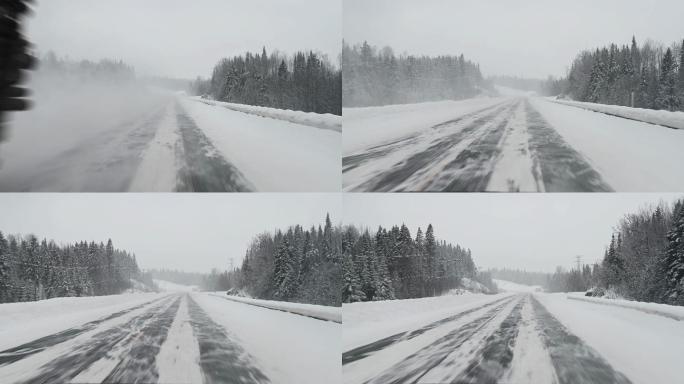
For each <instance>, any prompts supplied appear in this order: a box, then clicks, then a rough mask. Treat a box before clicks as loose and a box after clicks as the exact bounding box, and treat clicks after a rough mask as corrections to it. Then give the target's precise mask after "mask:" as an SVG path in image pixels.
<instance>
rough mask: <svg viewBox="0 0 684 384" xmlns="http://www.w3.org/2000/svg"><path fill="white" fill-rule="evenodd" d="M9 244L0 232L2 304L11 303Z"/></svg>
mask: <svg viewBox="0 0 684 384" xmlns="http://www.w3.org/2000/svg"><path fill="white" fill-rule="evenodd" d="M10 267H11V266H10V260H9V244H8V242H7V239H5V236H4V235H3V234H2V231H0V303H8V302H11V301H12V300H11V294H10V289H11V288H10V283H11V281H10Z"/></svg>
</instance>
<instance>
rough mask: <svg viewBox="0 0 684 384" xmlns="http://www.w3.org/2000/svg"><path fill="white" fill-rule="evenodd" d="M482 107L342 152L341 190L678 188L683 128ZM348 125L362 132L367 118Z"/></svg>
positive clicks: (525, 101) (575, 111) (545, 107)
mask: <svg viewBox="0 0 684 384" xmlns="http://www.w3.org/2000/svg"><path fill="white" fill-rule="evenodd" d="M481 104H482V105H483V107H481V108H479V109H475V110H474V111H468V112H467V113H458V114H457V115H456V117H454V118H453V119H451V120H448V121H444V122H442V123H440V124H436V125H434V124H430V125H426V126H424V127H421V128H420V129H415V130H413V131H412V132H410V133H408V134H406V135H404V136H402V137H399V138H395V139H392V140H387V141H383V142H378V143H368V145H367V146H366V147H365V148H363V149H359V148H351V150H349V151H346V153H345V155H344V157H343V161H342V163H343V185H344V189H345V190H346V191H377V192H388V191H393V192H401V191H467V192H475V191H523V192H528V191H529V192H534V191H539V192H543V191H547V192H606V191H614V190H617V191H648V190H653V189H655V190H660V191H662V190H676V189H677V188H681V187H682V186H681V185H680V184H681V181H672V179H673V178H672V175H673V173H672V172H676V170H673V169H672V167H671V166H670V165H669V164H670V162H669V160H667V159H668V156H669V157H671V158H677V159H682V160H684V156H682V154H681V151H679V150H678V149H677V148H678V147H677V146H681V145H684V131H678V130H672V129H668V128H664V127H660V126H654V125H651V124H647V123H642V122H638V121H631V120H626V119H622V118H619V117H615V116H608V115H605V114H601V113H596V112H591V111H587V110H583V109H580V108H576V107H571V106H566V105H560V104H554V103H550V102H548V101H546V100H543V99H538V98H524V97H512V98H506V99H503V100H501V101H499V102H496V103H492V102H490V101H488V100H484V101H482V102H481ZM492 104H493V105H492ZM428 112H429V110H421V111H419V112H418V113H428ZM374 117H377V116H374ZM413 117H414V118H415V120H416V121H419V120H420V119H421V118H420V116H413ZM376 121H377V120H376ZM426 121H427V119H426ZM354 123H355V124H358V125H359V127H360V126H361V124H362V123H363V121H362V120H360V121H355V122H354ZM365 128H366V129H373V127H372V126H367V127H365ZM382 129H386V130H388V131H389V130H391V127H383V128H382ZM673 143H676V144H677V145H673ZM645 148H646V149H645ZM348 149H349V148H348Z"/></svg>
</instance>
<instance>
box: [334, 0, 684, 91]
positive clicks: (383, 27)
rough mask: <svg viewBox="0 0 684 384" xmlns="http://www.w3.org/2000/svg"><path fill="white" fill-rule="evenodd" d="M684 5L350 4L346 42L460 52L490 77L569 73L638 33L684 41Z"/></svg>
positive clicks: (523, 0) (405, 0) (389, 0)
mask: <svg viewBox="0 0 684 384" xmlns="http://www.w3.org/2000/svg"><path fill="white" fill-rule="evenodd" d="M682 15H684V1H680V0H658V1H643V0H601V1H596V0H571V1H567V0H563V1H560V0H551V1H549V0H519V1H510V0H484V1H483V0H420V1H418V0H344V23H343V30H344V38H345V40H347V41H348V42H350V43H356V42H361V41H363V40H368V41H369V43H370V44H372V45H377V46H384V45H390V46H392V47H393V48H394V50H395V52H397V53H402V52H408V53H411V54H427V55H439V54H459V53H464V54H465V56H466V57H467V58H470V59H471V60H473V61H476V62H479V63H480V65H481V68H482V70H483V74H484V75H485V76H488V75H516V76H524V77H538V78H539V77H546V76H548V75H550V74H552V75H555V76H559V75H563V74H565V71H566V68H567V67H569V66H570V64H571V62H572V60H573V59H574V57H575V55H576V54H577V53H579V52H580V51H582V50H584V49H591V48H594V47H597V46H602V45H605V44H609V43H613V42H614V43H620V44H627V43H629V42H630V41H631V37H632V35H636V37H637V40H639V41H641V42H643V41H644V40H646V39H649V38H650V39H653V40H656V41H660V42H662V43H664V44H666V45H669V44H671V43H672V42H674V41H681V40H682V39H683V38H684V24H682Z"/></svg>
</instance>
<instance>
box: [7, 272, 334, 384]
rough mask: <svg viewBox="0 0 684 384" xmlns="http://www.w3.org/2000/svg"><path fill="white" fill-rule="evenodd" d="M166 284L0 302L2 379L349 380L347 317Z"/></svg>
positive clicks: (238, 381)
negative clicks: (343, 347) (343, 353)
mask: <svg viewBox="0 0 684 384" xmlns="http://www.w3.org/2000/svg"><path fill="white" fill-rule="evenodd" d="M158 284H159V282H158ZM162 286H163V288H165V289H166V290H167V291H166V292H163V293H158V294H155V293H145V294H143V293H139V294H123V295H112V296H100V297H86V298H58V299H50V300H43V301H39V302H30V303H11V304H2V305H0V377H2V382H3V383H25V382H50V383H54V382H72V383H86V382H87V383H93V382H160V383H178V382H192V383H201V382H205V383H218V382H231V383H311V384H317V383H321V382H327V383H337V382H340V381H341V376H340V362H339V351H340V344H339V341H340V336H341V324H339V323H336V322H334V321H325V320H319V319H316V318H313V317H309V316H303V315H298V314H293V313H288V312H284V311H280V310H272V309H268V308H263V307H258V306H254V305H248V304H243V303H239V302H236V301H232V300H228V299H227V297H221V296H218V295H212V294H207V293H200V292H194V289H193V288H192V287H185V288H183V287H182V286H179V285H177V284H173V283H163V284H162ZM224 296H225V294H224ZM338 311H339V309H338Z"/></svg>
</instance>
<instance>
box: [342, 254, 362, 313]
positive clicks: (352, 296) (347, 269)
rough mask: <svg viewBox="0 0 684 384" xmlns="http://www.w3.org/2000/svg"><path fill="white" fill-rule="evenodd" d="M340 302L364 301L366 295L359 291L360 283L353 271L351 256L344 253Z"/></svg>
mask: <svg viewBox="0 0 684 384" xmlns="http://www.w3.org/2000/svg"><path fill="white" fill-rule="evenodd" d="M342 259H343V264H342V273H343V274H344V277H343V279H342V301H343V302H345V303H354V302H357V301H362V300H365V299H366V295H365V294H364V293H363V291H362V290H361V283H360V282H359V278H358V275H357V273H356V271H355V269H354V263H353V261H352V257H351V254H348V253H344V254H343V255H342Z"/></svg>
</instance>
